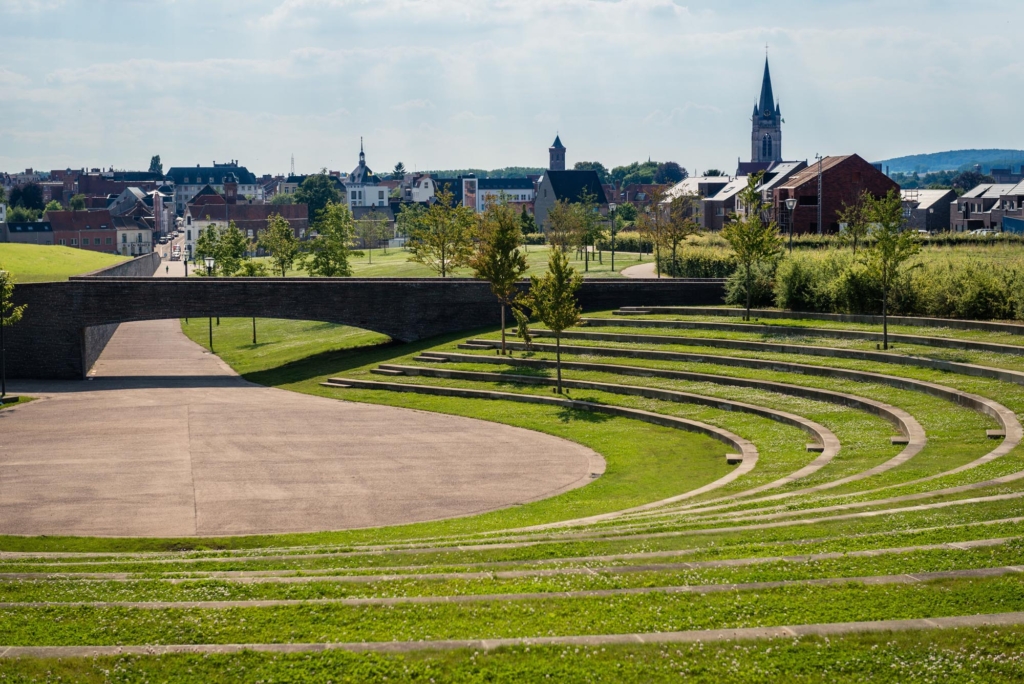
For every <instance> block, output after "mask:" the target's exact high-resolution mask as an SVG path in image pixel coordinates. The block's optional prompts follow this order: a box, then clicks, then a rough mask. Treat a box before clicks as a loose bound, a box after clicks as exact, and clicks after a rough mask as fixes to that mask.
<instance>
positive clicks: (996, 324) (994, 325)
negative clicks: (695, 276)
mask: <svg viewBox="0 0 1024 684" xmlns="http://www.w3.org/2000/svg"><path fill="white" fill-rule="evenodd" d="M612 314H613V315H615V316H644V315H671V314H675V315H680V316H723V317H728V316H732V317H737V318H739V317H742V316H744V315H746V310H745V309H733V308H729V307H724V306H624V307H621V308H620V309H618V310H617V311H613V312H612ZM750 315H751V316H753V317H754V318H768V319H786V320H799V319H805V320H809V321H836V322H837V323H864V324H868V325H882V317H881V316H877V315H869V314H830V313H818V312H813V311H789V310H781V309H751V310H750ZM887 318H888V319H889V325H905V326H917V327H920V328H950V329H952V330H980V331H983V332H997V333H1007V334H1010V335H1024V325H1022V324H1020V323H1007V322H1004V321H977V320H970V319H962V318H934V317H926V316H888V317H887Z"/></svg>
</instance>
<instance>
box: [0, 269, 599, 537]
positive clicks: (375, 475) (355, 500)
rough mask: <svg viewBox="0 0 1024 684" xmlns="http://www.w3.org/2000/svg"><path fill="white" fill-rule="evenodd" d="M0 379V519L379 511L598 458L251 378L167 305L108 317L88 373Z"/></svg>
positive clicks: (202, 525) (506, 488)
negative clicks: (110, 328)
mask: <svg viewBox="0 0 1024 684" xmlns="http://www.w3.org/2000/svg"><path fill="white" fill-rule="evenodd" d="M161 270H163V269H162V268H161ZM13 389H14V390H15V391H17V392H18V393H21V394H26V395H31V396H37V397H40V398H39V399H38V400H37V401H34V402H32V403H30V404H28V405H25V406H19V407H16V408H13V409H7V410H4V411H0V435H3V439H2V440H0V534H24V535H40V534H46V535H111V536H155V537H166V536H193V535H200V536H210V535H228V534H261V533H274V532H300V531H313V530H337V529H346V528H356V527H367V526H376V525H393V524H401V523H410V522H416V521H424V520H435V519H439V518H446V517H452V516H461V515H470V514H474V513H480V512H483V511H488V510H493V509H497V508H502V507H506V506H510V505H514V504H517V503H521V502H526V501H531V500H535V499H540V498H545V497H549V496H552V495H555V494H558V493H560V492H564V491H567V490H569V489H572V488H575V487H579V486H581V485H584V484H586V483H587V482H589V481H590V480H591V475H592V474H593V473H600V472H603V470H604V461H603V459H602V458H601V457H600V456H599V455H598V454H596V453H594V452H593V451H591V450H590V449H586V448H584V447H582V446H580V445H577V444H574V443H571V442H568V441H565V440H562V439H558V438H555V437H551V436H548V435H543V434H540V433H536V432H532V431H528V430H522V429H518V428H513V427H509V426H505V425H497V424H493V423H486V422H481V421H476V420H472V419H468V418H459V417H455V416H445V415H439V414H435V413H426V412H421V411H412V410H407V409H400V408H393V407H386V406H374V405H366V404H355V403H349V402H342V401H336V400H332V399H326V398H320V397H313V396H308V395H303V394H297V393H293V392H287V391H284V390H278V389H273V388H267V387H260V386H257V385H253V384H250V383H248V382H246V381H245V380H243V379H242V378H240V377H238V376H237V375H236V374H235V373H234V372H233V371H231V369H230V368H228V367H227V366H226V365H225V364H224V363H223V362H222V361H221V360H220V359H219V358H218V357H216V356H214V355H212V354H209V353H208V352H206V351H205V350H204V349H203V348H202V347H200V346H198V345H196V344H195V343H193V342H192V341H190V340H189V339H188V338H186V337H185V335H184V334H182V332H181V329H180V326H179V324H178V322H177V321H175V320H171V321H147V322H139V323H127V324H123V325H121V326H120V328H119V329H118V331H117V333H116V334H115V335H114V337H113V339H112V340H111V342H110V344H109V345H108V347H107V348H106V350H105V351H104V353H103V354H102V356H101V357H100V359H99V361H98V362H97V363H96V365H95V367H94V368H93V370H92V372H91V373H90V379H89V380H86V381H78V382H47V383H42V382H38V383H32V382H20V383H18V384H17V386H15V387H14V388H13Z"/></svg>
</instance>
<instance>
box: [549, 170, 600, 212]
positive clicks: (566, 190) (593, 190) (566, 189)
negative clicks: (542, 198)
mask: <svg viewBox="0 0 1024 684" xmlns="http://www.w3.org/2000/svg"><path fill="white" fill-rule="evenodd" d="M544 175H545V176H547V177H548V181H549V182H550V183H551V189H552V190H553V191H554V193H555V199H556V200H568V201H570V202H576V201H578V200H579V198H580V195H581V194H582V193H583V190H584V189H586V190H587V192H589V193H590V194H592V195H597V203H598V204H607V203H608V199H607V197H605V194H604V188H603V187H602V186H601V179H600V178H599V177H598V175H597V171H545V172H544Z"/></svg>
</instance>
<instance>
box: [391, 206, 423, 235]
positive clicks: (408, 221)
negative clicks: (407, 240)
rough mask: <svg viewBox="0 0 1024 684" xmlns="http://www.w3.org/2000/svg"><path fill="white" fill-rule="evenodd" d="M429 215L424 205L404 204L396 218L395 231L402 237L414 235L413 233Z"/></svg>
mask: <svg viewBox="0 0 1024 684" xmlns="http://www.w3.org/2000/svg"><path fill="white" fill-rule="evenodd" d="M426 213H427V209H426V207H424V206H423V205H422V204H416V203H413V204H404V205H402V208H401V209H400V210H399V211H398V215H397V216H395V230H396V231H397V233H398V234H399V235H401V236H402V237H408V236H410V235H412V231H413V230H415V228H416V226H417V225H419V223H420V221H422V220H423V216H424V215H425V214H426Z"/></svg>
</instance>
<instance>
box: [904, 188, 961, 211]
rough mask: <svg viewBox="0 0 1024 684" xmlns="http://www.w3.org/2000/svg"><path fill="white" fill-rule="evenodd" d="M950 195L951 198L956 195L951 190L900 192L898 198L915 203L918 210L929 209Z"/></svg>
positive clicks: (911, 190) (909, 190)
mask: <svg viewBox="0 0 1024 684" xmlns="http://www.w3.org/2000/svg"><path fill="white" fill-rule="evenodd" d="M950 195H952V196H953V198H955V197H956V193H955V192H954V191H953V190H918V189H908V190H900V196H901V197H902V198H903V201H904V202H917V208H918V209H928V208H929V207H932V206H934V205H936V204H938V203H939V202H941V201H942V200H944V199H946V198H948V197H949V196H950Z"/></svg>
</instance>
